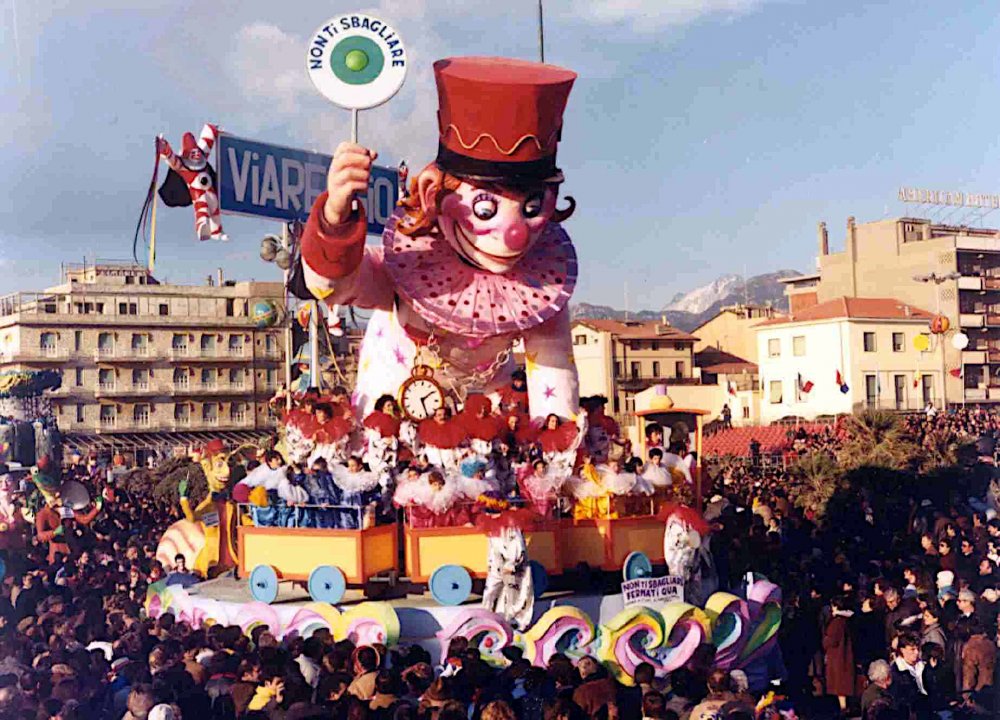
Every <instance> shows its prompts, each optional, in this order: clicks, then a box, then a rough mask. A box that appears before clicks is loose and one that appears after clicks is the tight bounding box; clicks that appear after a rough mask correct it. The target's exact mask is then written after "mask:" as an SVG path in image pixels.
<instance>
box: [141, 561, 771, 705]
mask: <svg viewBox="0 0 1000 720" xmlns="http://www.w3.org/2000/svg"><path fill="white" fill-rule="evenodd" d="M651 580H653V578H651ZM402 589H403V588H400V590H402ZM405 589H407V590H412V589H413V588H412V586H411V587H407V588H405ZM387 594H388V593H387ZM466 597H468V600H467V601H466V602H464V603H462V604H460V605H453V606H446V605H441V604H440V603H438V602H437V601H436V600H435V599H434V598H433V597H432V596H431V595H430V594H429V593H427V594H409V595H406V596H405V597H398V598H388V597H386V599H384V600H380V601H378V602H373V601H370V600H366V599H365V597H364V596H363V594H362V592H361V591H359V590H349V591H348V593H347V594H346V595H345V596H344V597H343V599H342V601H341V602H339V603H338V604H337V605H336V606H335V605H331V604H329V603H320V602H315V601H313V600H311V599H310V597H309V595H308V594H307V592H306V591H305V590H303V589H302V588H301V586H300V585H297V584H294V583H281V584H280V585H279V587H278V596H277V598H276V600H275V602H273V603H271V604H265V603H262V602H259V601H257V600H254V599H253V598H252V596H251V594H250V588H249V586H248V583H247V581H246V580H240V579H236V578H235V577H233V576H232V575H227V576H224V577H221V578H217V579H215V580H211V581H208V582H204V583H200V584H198V585H195V586H193V587H191V588H188V589H187V590H184V589H183V588H181V587H179V586H170V587H167V586H165V585H164V584H163V583H162V582H159V583H154V584H153V585H151V586H150V588H149V591H148V592H147V595H146V612H147V613H148V615H149V616H150V617H152V618H156V617H158V616H159V615H161V614H163V613H172V614H173V615H174V616H175V617H176V618H177V619H178V620H179V621H181V622H186V623H188V624H190V625H192V626H194V627H201V626H204V625H209V624H224V625H236V626H239V627H240V628H242V629H243V631H244V632H245V633H247V634H249V633H251V632H252V631H253V629H254V628H256V627H260V626H266V627H267V628H268V630H269V632H271V633H272V634H273V635H274V636H275V637H276V638H278V639H282V638H286V637H294V636H300V637H308V636H310V635H311V634H313V633H314V632H317V631H318V630H328V631H329V632H330V633H331V635H332V636H333V638H334V639H335V640H345V639H346V640H350V641H352V642H354V643H355V644H359V645H360V644H369V645H370V644H382V645H386V646H389V647H391V646H393V645H396V644H399V643H402V644H407V645H420V646H422V647H424V648H426V649H427V650H428V652H430V653H431V656H432V658H434V659H435V660H436V661H437V662H441V661H442V660H443V658H442V652H443V650H444V649H446V648H447V646H448V643H449V641H450V640H451V639H452V638H455V637H464V638H466V639H468V641H469V642H470V643H471V644H472V646H473V647H476V648H478V650H479V651H480V653H481V654H482V655H483V657H484V659H486V661H487V662H490V663H491V664H495V665H497V666H503V665H505V664H506V663H507V662H508V659H507V658H506V657H505V656H504V655H503V653H502V651H503V650H504V649H505V648H509V647H517V648H519V649H520V650H521V652H522V653H523V656H524V657H525V659H527V660H528V661H529V662H531V663H533V664H536V665H545V664H547V663H548V660H549V658H551V656H552V655H553V654H555V653H565V654H566V655H568V656H569V657H570V658H579V657H582V656H583V655H585V654H589V655H593V656H595V657H596V658H597V659H598V660H600V661H601V662H603V663H605V664H606V666H607V667H608V668H609V670H610V671H611V672H612V673H613V674H614V676H615V677H616V678H617V679H618V680H620V681H621V682H624V683H626V684H632V682H633V680H632V675H633V674H634V671H635V668H636V667H637V666H638V664H639V663H642V662H649V663H651V664H652V665H653V667H654V670H655V671H656V672H657V673H658V674H659V675H664V674H666V673H669V672H672V671H673V670H676V669H677V668H679V667H682V666H684V665H686V664H687V663H688V662H689V661H691V660H692V659H693V658H694V656H695V652H696V651H698V650H700V649H702V648H704V647H705V646H706V645H707V646H713V645H714V660H713V661H712V663H713V665H714V666H715V667H719V668H723V669H726V670H729V669H733V668H741V669H743V670H745V671H746V672H747V674H748V677H750V678H751V687H758V686H759V687H764V686H766V684H767V677H768V676H769V675H768V672H769V671H768V668H769V667H770V666H771V665H772V664H773V662H772V661H773V658H774V653H775V652H777V657H778V662H779V663H780V651H778V650H777V645H776V643H777V632H778V628H779V627H780V624H781V590H780V588H778V587H777V586H776V585H774V584H773V583H770V582H768V581H767V580H766V579H761V580H756V581H754V582H753V584H752V585H751V586H748V588H747V591H746V594H745V597H737V596H736V595H733V594H730V593H727V592H717V593H715V594H714V595H712V596H711V597H710V598H709V599H708V601H707V602H706V604H705V606H704V608H701V607H696V606H694V605H690V604H688V603H686V602H682V601H679V600H667V601H666V602H656V603H653V604H652V605H631V606H628V607H626V606H625V604H624V598H623V596H622V594H621V593H607V594H601V593H598V592H592V593H585V592H573V591H562V592H560V591H552V592H546V593H545V594H544V595H542V597H540V598H538V599H537V600H536V601H535V608H534V617H533V619H532V622H531V624H530V626H529V627H528V628H527V629H523V630H522V631H517V630H514V629H513V628H512V627H511V626H510V624H509V623H508V622H507V621H506V620H505V619H504V618H503V617H501V616H499V615H497V614H495V613H492V612H490V611H488V610H485V609H483V608H482V607H480V604H479V603H480V597H479V596H477V595H472V596H466ZM755 683H757V684H755Z"/></svg>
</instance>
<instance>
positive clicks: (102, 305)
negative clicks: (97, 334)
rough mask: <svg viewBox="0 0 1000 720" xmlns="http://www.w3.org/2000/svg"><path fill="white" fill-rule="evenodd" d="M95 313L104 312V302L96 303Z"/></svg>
mask: <svg viewBox="0 0 1000 720" xmlns="http://www.w3.org/2000/svg"><path fill="white" fill-rule="evenodd" d="M97 314H98V315H103V314H104V303H97Z"/></svg>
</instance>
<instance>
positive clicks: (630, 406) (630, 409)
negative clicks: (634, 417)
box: [625, 394, 635, 413]
mask: <svg viewBox="0 0 1000 720" xmlns="http://www.w3.org/2000/svg"><path fill="white" fill-rule="evenodd" d="M625 412H627V413H634V412H635V395H632V394H628V395H626V396H625Z"/></svg>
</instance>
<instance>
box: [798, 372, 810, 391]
mask: <svg viewBox="0 0 1000 720" xmlns="http://www.w3.org/2000/svg"><path fill="white" fill-rule="evenodd" d="M812 389H813V383H812V380H806V381H805V382H802V373H799V391H800V392H802V393H805V394H806V395H808V394H809V391H810V390H812Z"/></svg>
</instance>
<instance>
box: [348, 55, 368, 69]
mask: <svg viewBox="0 0 1000 720" xmlns="http://www.w3.org/2000/svg"><path fill="white" fill-rule="evenodd" d="M344 64H345V65H347V69H348V70H353V71H354V72H360V71H362V70H364V69H365V67H366V66H367V65H368V56H367V55H365V51H364V50H351V52H349V53H347V56H346V57H345V58H344Z"/></svg>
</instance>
